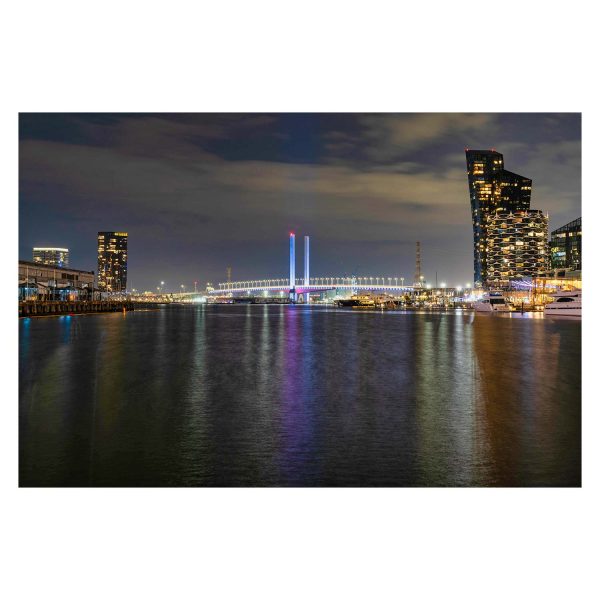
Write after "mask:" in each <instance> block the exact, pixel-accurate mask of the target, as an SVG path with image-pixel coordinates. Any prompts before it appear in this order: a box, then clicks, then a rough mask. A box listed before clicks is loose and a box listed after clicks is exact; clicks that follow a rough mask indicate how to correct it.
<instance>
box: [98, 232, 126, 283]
mask: <svg viewBox="0 0 600 600" xmlns="http://www.w3.org/2000/svg"><path fill="white" fill-rule="evenodd" d="M98 289H99V290H100V291H101V292H125V291H126V290H127V234H126V233H123V232H116V231H99V232H98Z"/></svg>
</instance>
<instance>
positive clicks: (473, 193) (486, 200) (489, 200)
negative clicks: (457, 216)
mask: <svg viewBox="0 0 600 600" xmlns="http://www.w3.org/2000/svg"><path fill="white" fill-rule="evenodd" d="M466 157H467V176H468V181H469V197H470V200H471V221H472V224H473V271H474V281H475V285H476V286H483V285H486V282H487V231H486V227H487V219H488V217H489V216H490V215H492V214H494V213H496V212H499V211H508V212H511V211H513V212H514V211H526V210H528V209H529V206H530V203H531V187H532V181H531V179H528V178H526V177H523V176H521V175H517V174H516V173H512V172H510V171H506V170H505V169H504V157H503V156H502V154H500V153H499V152H496V151H495V150H466Z"/></svg>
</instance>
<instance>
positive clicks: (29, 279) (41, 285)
mask: <svg viewBox="0 0 600 600" xmlns="http://www.w3.org/2000/svg"><path fill="white" fill-rule="evenodd" d="M93 292H94V271H81V270H79V269H71V268H67V267H57V266H54V265H45V264H43V263H40V262H35V261H27V260H21V261H19V300H80V299H91V297H92V294H93Z"/></svg>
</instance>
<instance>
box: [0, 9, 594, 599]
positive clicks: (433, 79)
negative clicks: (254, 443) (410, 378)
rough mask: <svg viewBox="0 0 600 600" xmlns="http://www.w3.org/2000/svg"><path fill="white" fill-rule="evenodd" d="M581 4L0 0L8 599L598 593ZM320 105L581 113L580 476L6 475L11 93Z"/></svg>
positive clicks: (5, 442) (113, 100) (26, 102)
mask: <svg viewBox="0 0 600 600" xmlns="http://www.w3.org/2000/svg"><path fill="white" fill-rule="evenodd" d="M591 5H592V3H584V2H578V1H572V2H569V3H565V2H564V1H563V2H555V1H546V2H539V3H538V2H525V1H521V2H513V1H510V0H503V1H502V2H493V1H491V2H485V3H483V2H476V1H471V2H457V1H453V2H449V1H447V2H433V1H429V2H421V3H418V2H409V3H401V2H390V3H386V2H370V3H368V2H351V1H345V2H325V1H321V2H312V1H307V0H305V1H304V2H283V1H281V0H280V1H277V2H249V1H246V2H220V3H219V2H211V3H210V4H209V3H202V2H199V1H198V2H178V1H171V2H153V1H146V2H124V1H123V0H121V1H120V2H114V1H112V0H108V1H107V0H105V1H103V2H97V3H84V2H81V1H79V2H60V1H54V2H47V1H46V2H36V1H31V0H30V1H29V2H26V3H25V2H21V3H16V2H13V3H11V4H5V5H4V7H3V8H4V11H3V13H4V14H3V16H2V34H1V35H0V44H1V45H2V48H1V50H2V70H1V71H0V78H1V82H2V86H1V87H2V92H1V95H0V102H1V103H2V111H1V119H2V121H1V125H2V130H1V131H2V136H1V138H0V139H1V146H2V156H1V158H2V160H1V163H0V164H1V165H2V175H3V177H2V192H3V193H2V196H1V201H2V209H3V230H2V236H0V237H1V238H2V254H1V257H2V260H1V261H0V263H1V268H2V274H1V275H2V283H3V294H2V310H1V312H0V314H1V317H2V320H3V322H2V332H3V336H4V340H3V343H2V361H1V364H2V380H1V382H2V388H3V389H4V390H5V393H3V394H2V397H1V400H0V406H1V408H2V414H1V420H0V422H1V424H2V435H1V436H0V444H1V446H0V460H1V466H2V473H1V475H2V477H1V481H2V490H1V495H0V500H2V508H1V515H2V523H1V527H0V539H1V542H0V543H1V549H2V558H1V562H0V565H1V567H2V575H0V586H1V588H0V591H1V592H2V597H3V598H9V599H13V598H17V599H20V598H36V599H37V598H44V599H46V598H61V599H63V600H66V599H71V598H73V599H75V598H76V599H78V600H80V599H83V598H85V599H88V598H89V599H95V598H102V599H113V598H128V599H129V598H199V597H205V598H354V597H356V598H391V597H394V598H395V597H406V598H411V599H413V598H478V599H479V598H486V599H488V598H502V599H506V598H528V599H529V598H544V599H546V598H577V599H581V598H598V597H600V589H599V588H600V586H599V584H598V576H594V574H593V568H594V567H597V564H598V562H599V560H598V539H599V533H600V532H599V531H598V510H599V506H600V502H599V497H598V480H599V474H600V469H599V467H598V456H599V452H598V450H599V448H598V446H599V443H598V440H599V439H600V434H599V433H598V430H599V428H600V419H599V418H598V417H599V414H598V413H599V411H598V402H599V396H600V395H599V394H598V392H597V391H596V390H597V387H598V385H597V375H596V373H597V363H598V359H597V358H596V357H597V356H598V352H599V351H598V344H597V333H598V329H597V324H598V323H597V320H598V314H599V312H600V294H599V292H598V289H597V282H596V280H595V279H594V276H595V274H596V271H597V265H598V264H599V262H598V256H597V254H598V252H597V247H598V238H599V237H600V235H599V232H598V226H597V225H596V223H595V222H594V221H595V220H596V222H597V219H598V218H599V215H598V209H597V206H598V203H599V202H600V197H599V193H598V189H599V186H598V185H597V183H596V184H595V180H596V179H597V178H598V167H597V162H598V151H597V150H596V149H595V146H596V145H597V143H598V133H599V131H598V106H599V98H598V94H597V91H596V89H595V86H596V85H597V83H598V68H597V55H598V46H597V37H598V34H597V22H598V21H597V19H596V18H594V15H593V14H592V9H591V8H589V6H591ZM586 7H587V8H586ZM594 55H595V56H594ZM317 110H318V111H357V112H359V111H394V112H402V111H415V112H420V111H476V112H481V111H498V112H520V111H533V112H538V111H548V112H560V111H574V112H579V111H582V112H583V123H584V146H583V155H584V161H583V165H584V166H583V171H584V175H585V176H584V185H583V190H584V199H585V200H584V209H583V213H584V219H583V222H584V230H585V233H584V254H585V258H586V260H585V273H584V279H585V288H586V290H585V291H586V308H585V316H584V323H585V326H584V330H583V331H584V355H583V356H584V411H583V441H584V452H583V488H582V489H531V490H530V489H361V490H354V489H295V490H285V489H257V490H250V489H234V490H223V489H189V490H187V489H152V490H150V489H147V490H144V489H142V490H136V489H102V490H87V489H71V490H69V489H50V490H42V489H39V490H38V489H18V426H17V423H18V410H17V407H18V378H17V341H18V340H17V319H16V315H15V312H16V306H15V304H16V299H15V297H14V287H15V286H14V280H15V279H16V269H17V267H16V265H17V258H18V257H17V215H18V112H19V111H21V112H27V111H42V112H45V111H49V112H51V111H99V112H100V111H165V112H168V111H190V112H202V111H317Z"/></svg>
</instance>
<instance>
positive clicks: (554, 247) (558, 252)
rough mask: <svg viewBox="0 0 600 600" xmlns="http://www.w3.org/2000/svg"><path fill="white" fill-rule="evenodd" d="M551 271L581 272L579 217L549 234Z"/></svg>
mask: <svg viewBox="0 0 600 600" xmlns="http://www.w3.org/2000/svg"><path fill="white" fill-rule="evenodd" d="M550 253H551V256H552V268H553V269H565V270H566V271H580V270H581V217H579V218H578V219H575V220H574V221H571V222H570V223H567V224H566V225H563V226H562V227H559V228H558V229H555V230H554V231H553V232H552V233H551V234H550Z"/></svg>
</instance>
